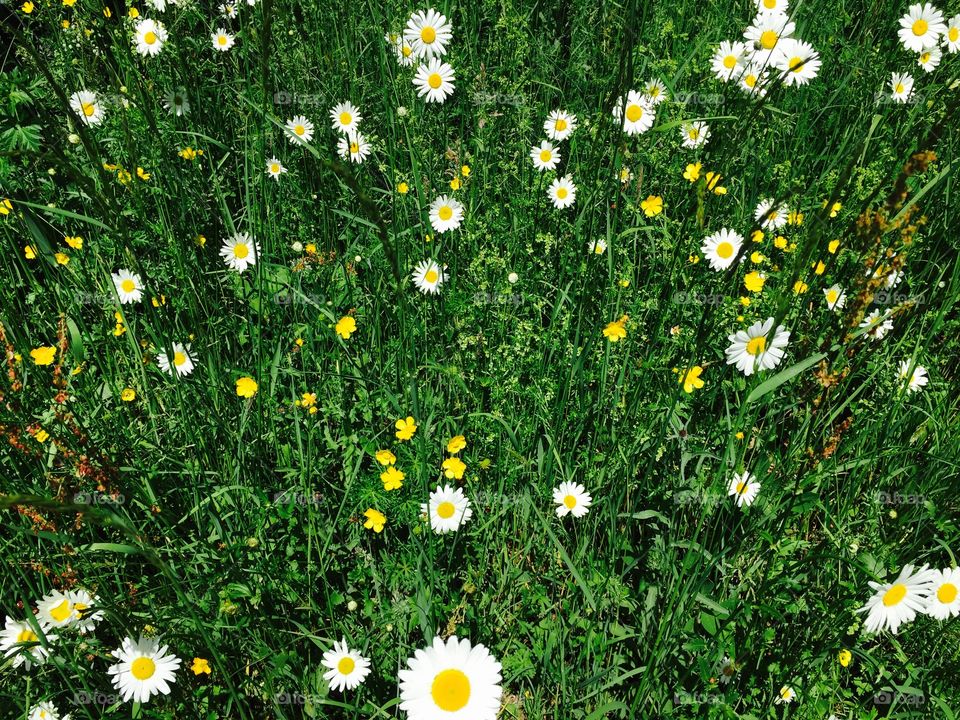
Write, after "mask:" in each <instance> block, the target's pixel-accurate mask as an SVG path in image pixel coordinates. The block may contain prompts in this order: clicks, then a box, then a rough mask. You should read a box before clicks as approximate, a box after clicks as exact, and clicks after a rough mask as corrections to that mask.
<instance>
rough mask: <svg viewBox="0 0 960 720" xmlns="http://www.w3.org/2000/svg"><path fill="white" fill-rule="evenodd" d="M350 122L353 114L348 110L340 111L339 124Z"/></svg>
mask: <svg viewBox="0 0 960 720" xmlns="http://www.w3.org/2000/svg"><path fill="white" fill-rule="evenodd" d="M352 122H353V115H351V114H350V113H348V112H342V113H340V124H341V125H349V124H350V123H352Z"/></svg>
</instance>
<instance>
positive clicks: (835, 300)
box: [823, 285, 847, 310]
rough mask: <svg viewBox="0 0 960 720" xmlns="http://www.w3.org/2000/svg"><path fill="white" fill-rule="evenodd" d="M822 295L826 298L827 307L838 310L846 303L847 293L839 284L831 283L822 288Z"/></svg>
mask: <svg viewBox="0 0 960 720" xmlns="http://www.w3.org/2000/svg"><path fill="white" fill-rule="evenodd" d="M823 296H824V297H825V298H826V300H827V308H828V309H830V310H840V309H842V308H843V306H844V305H846V304H847V293H846V292H844V290H843V288H842V287H840V286H839V285H832V286H830V287H828V288H824V289H823Z"/></svg>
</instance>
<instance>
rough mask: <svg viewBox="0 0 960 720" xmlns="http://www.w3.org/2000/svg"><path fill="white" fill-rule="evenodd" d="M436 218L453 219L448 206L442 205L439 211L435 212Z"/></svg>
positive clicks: (451, 210) (451, 211)
mask: <svg viewBox="0 0 960 720" xmlns="http://www.w3.org/2000/svg"><path fill="white" fill-rule="evenodd" d="M437 216H438V217H439V218H440V219H441V220H449V219H450V218H452V217H453V208H451V207H450V206H449V205H444V206H443V207H441V208H440V209H439V210H437Z"/></svg>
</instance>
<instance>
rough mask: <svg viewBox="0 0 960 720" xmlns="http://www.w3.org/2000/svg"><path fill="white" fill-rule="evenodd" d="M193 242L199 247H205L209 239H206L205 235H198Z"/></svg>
mask: <svg viewBox="0 0 960 720" xmlns="http://www.w3.org/2000/svg"><path fill="white" fill-rule="evenodd" d="M193 241H194V242H195V243H196V244H197V245H199V246H200V247H203V246H204V245H206V244H207V238H206V236H204V235H197V236H195V237H194V238H193Z"/></svg>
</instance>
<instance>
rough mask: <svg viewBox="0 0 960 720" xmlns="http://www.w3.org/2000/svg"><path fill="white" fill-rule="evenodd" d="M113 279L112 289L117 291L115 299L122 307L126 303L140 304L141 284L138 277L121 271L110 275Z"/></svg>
mask: <svg viewBox="0 0 960 720" xmlns="http://www.w3.org/2000/svg"><path fill="white" fill-rule="evenodd" d="M110 276H111V277H112V278H113V287H114V288H115V289H116V291H117V297H119V298H120V302H121V303H123V304H124V305H126V304H128V303H135V302H140V299H141V298H142V297H143V283H142V282H141V281H140V276H139V275H137V274H136V273H132V272H130V271H129V270H126V269H121V270H117V272H115V273H110Z"/></svg>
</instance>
